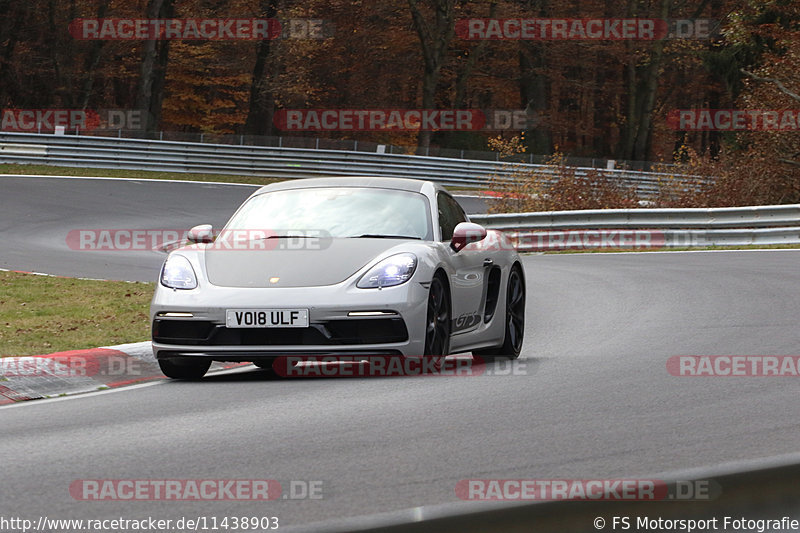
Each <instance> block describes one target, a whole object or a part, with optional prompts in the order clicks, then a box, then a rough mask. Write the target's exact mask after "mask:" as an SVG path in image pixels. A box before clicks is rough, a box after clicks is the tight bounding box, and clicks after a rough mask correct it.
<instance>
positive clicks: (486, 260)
mask: <svg viewBox="0 0 800 533" xmlns="http://www.w3.org/2000/svg"><path fill="white" fill-rule="evenodd" d="M493 264H494V261H492V260H491V259H489V258H488V257H487V258H486V259H484V260H483V266H485V267H490V266H492V265H493Z"/></svg>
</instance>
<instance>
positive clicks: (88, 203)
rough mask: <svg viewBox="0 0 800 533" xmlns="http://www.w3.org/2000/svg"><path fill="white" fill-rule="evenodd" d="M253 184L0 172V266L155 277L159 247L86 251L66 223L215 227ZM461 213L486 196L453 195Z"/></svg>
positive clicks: (480, 208) (480, 207) (481, 205)
mask: <svg viewBox="0 0 800 533" xmlns="http://www.w3.org/2000/svg"><path fill="white" fill-rule="evenodd" d="M257 188H258V186H254V185H253V186H251V185H235V184H223V183H219V184H212V183H196V182H195V183H192V182H181V181H159V180H121V179H79V178H70V179H59V178H53V177H49V178H48V177H45V176H26V177H19V178H17V177H5V176H0V250H2V253H0V268H6V269H11V270H25V271H30V272H43V273H46V274H59V275H62V276H71V277H89V278H100V279H122V280H129V281H154V280H155V279H156V278H157V277H158V269H159V268H160V266H161V263H162V262H163V261H164V257H165V255H164V254H163V253H160V252H155V251H154V252H141V251H137V252H131V251H85V250H74V249H71V248H70V247H69V246H68V244H67V235H68V234H69V231H70V230H81V229H94V230H102V229H126V230H187V229H189V228H191V227H193V226H196V225H198V224H212V225H213V226H214V228H216V229H219V228H221V227H222V225H223V224H224V223H225V222H226V221H227V220H228V218H229V217H230V216H231V215H232V214H233V212H234V210H235V209H236V208H237V207H239V205H240V204H241V203H242V202H243V201H244V199H245V198H247V197H248V196H249V195H250V194H251V193H252V192H253V191H255V190H256V189H257ZM458 199H459V202H460V203H461V204H462V206H463V207H464V209H465V210H466V211H467V212H468V213H485V212H486V204H485V201H484V200H482V199H480V198H473V197H459V198H458Z"/></svg>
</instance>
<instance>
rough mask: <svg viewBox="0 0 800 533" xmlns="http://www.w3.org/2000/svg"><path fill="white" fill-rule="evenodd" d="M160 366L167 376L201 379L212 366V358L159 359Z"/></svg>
mask: <svg viewBox="0 0 800 533" xmlns="http://www.w3.org/2000/svg"><path fill="white" fill-rule="evenodd" d="M158 366H160V367H161V371H162V372H163V373H164V375H165V376H167V377H168V378H172V379H200V378H202V377H203V376H205V375H206V372H207V371H208V369H209V367H210V366H211V360H210V359H205V358H203V359H197V358H189V357H175V358H172V359H159V360H158Z"/></svg>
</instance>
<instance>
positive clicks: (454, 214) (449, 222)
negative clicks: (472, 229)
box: [437, 192, 467, 241]
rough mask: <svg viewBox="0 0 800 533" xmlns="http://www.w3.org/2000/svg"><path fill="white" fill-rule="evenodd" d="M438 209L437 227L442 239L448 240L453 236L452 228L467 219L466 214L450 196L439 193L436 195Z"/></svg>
mask: <svg viewBox="0 0 800 533" xmlns="http://www.w3.org/2000/svg"><path fill="white" fill-rule="evenodd" d="M437 204H438V209H439V229H440V230H441V233H442V241H449V240H450V239H452V238H453V230H454V229H455V228H456V226H457V225H458V224H459V223H461V222H466V221H467V215H465V214H464V210H463V209H461V206H460V205H458V202H456V201H455V200H454V199H453V197H452V196H450V195H448V194H445V193H441V192H440V193H439V195H438V197H437Z"/></svg>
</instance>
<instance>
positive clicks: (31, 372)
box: [0, 342, 241, 405]
mask: <svg viewBox="0 0 800 533" xmlns="http://www.w3.org/2000/svg"><path fill="white" fill-rule="evenodd" d="M240 365H241V363H236V364H222V363H213V364H212V365H211V371H214V370H223V369H226V368H231V367H234V366H240ZM161 379H166V378H165V377H164V374H162V373H161V369H160V368H159V367H158V363H157V362H156V359H155V357H154V356H153V348H152V345H151V344H150V342H137V343H131V344H120V345H117V346H106V347H102V348H92V349H88V350H71V351H67V352H55V353H51V354H47V355H31V356H22V357H0V405H7V404H11V403H15V402H20V401H26V400H36V399H41V398H52V397H56V396H67V395H72V394H81V393H86V392H94V391H97V390H104V389H112V388H117V387H123V386H125V385H133V384H136V383H142V382H146V381H154V380H161Z"/></svg>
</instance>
